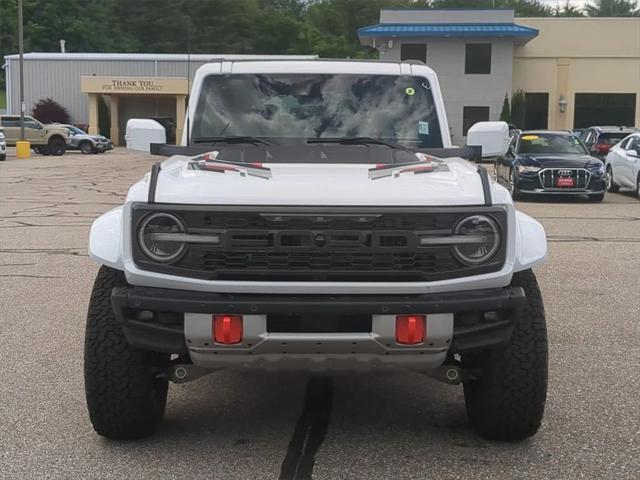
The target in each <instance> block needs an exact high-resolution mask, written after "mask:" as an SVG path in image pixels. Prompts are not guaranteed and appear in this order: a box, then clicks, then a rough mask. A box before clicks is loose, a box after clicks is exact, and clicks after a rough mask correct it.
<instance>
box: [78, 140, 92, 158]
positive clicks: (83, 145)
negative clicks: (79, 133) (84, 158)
mask: <svg viewBox="0 0 640 480" xmlns="http://www.w3.org/2000/svg"><path fill="white" fill-rule="evenodd" d="M80 151H81V152H82V153H84V154H85V155H89V154H90V153H95V152H94V150H93V145H92V144H91V142H87V141H85V142H80Z"/></svg>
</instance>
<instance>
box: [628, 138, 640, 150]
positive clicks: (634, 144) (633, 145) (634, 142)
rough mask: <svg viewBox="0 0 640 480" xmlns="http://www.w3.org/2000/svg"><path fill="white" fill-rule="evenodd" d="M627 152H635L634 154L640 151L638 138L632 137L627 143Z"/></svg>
mask: <svg viewBox="0 0 640 480" xmlns="http://www.w3.org/2000/svg"><path fill="white" fill-rule="evenodd" d="M626 149H627V150H635V151H636V152H637V151H639V150H640V138H638V137H632V138H631V140H630V141H629V143H628V144H627V148H626Z"/></svg>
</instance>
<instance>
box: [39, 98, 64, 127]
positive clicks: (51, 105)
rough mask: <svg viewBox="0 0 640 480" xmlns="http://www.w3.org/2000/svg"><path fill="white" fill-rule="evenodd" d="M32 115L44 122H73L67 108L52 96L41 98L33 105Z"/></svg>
mask: <svg viewBox="0 0 640 480" xmlns="http://www.w3.org/2000/svg"><path fill="white" fill-rule="evenodd" d="M31 115H32V116H33V118H35V119H37V120H39V121H41V122H42V123H71V117H70V116H69V112H68V111H67V109H66V108H64V107H63V106H62V105H60V104H59V103H58V102H56V101H55V100H53V99H51V98H44V99H43V98H41V99H40V100H39V101H38V103H36V104H35V105H34V106H33V110H32V111H31Z"/></svg>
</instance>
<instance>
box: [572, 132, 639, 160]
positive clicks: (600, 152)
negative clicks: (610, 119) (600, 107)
mask: <svg viewBox="0 0 640 480" xmlns="http://www.w3.org/2000/svg"><path fill="white" fill-rule="evenodd" d="M637 132H640V129H638V128H634V127H590V128H587V129H585V130H584V131H583V132H582V135H581V136H580V140H582V142H583V143H584V144H585V145H586V146H587V147H588V148H589V150H590V152H591V154H592V155H593V156H596V157H598V158H600V159H601V160H602V159H604V157H606V156H607V154H608V153H609V150H610V149H611V147H612V146H613V145H615V144H616V143H618V142H620V141H621V140H622V139H623V138H625V137H627V136H629V135H631V134H632V133H637Z"/></svg>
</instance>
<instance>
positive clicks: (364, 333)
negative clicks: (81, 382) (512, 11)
mask: <svg viewBox="0 0 640 480" xmlns="http://www.w3.org/2000/svg"><path fill="white" fill-rule="evenodd" d="M222 71H223V72H224V73H222V74H221V69H220V64H219V63H215V62H214V63H207V64H205V65H203V66H202V67H200V68H199V69H198V71H197V72H196V74H195V78H194V81H193V85H194V88H193V91H192V92H191V97H190V110H189V111H190V112H192V115H193V116H192V117H191V119H190V120H191V127H192V128H191V129H190V134H191V135H190V136H189V138H188V139H187V133H186V131H185V132H184V133H183V137H182V145H180V146H176V145H171V146H170V145H165V146H164V151H165V152H166V154H167V155H174V156H172V157H171V158H169V159H167V160H165V161H163V162H158V163H156V164H155V165H154V166H153V168H152V169H151V172H150V174H148V175H145V176H144V178H143V179H141V180H140V181H139V182H137V183H136V184H135V185H133V186H132V187H131V189H130V190H129V192H128V194H127V197H126V199H125V201H124V203H123V205H121V206H118V207H116V208H114V209H112V210H110V211H109V212H107V213H105V214H104V215H102V216H101V217H100V218H98V219H96V221H95V222H94V223H93V225H92V227H91V233H90V239H89V255H90V256H91V258H92V259H93V260H94V261H96V262H97V263H99V264H100V265H101V267H100V270H99V272H98V274H97V277H96V281H95V284H94V287H93V292H92V294H91V300H90V303H89V309H88V315H87V327H86V328H87V330H86V336H85V342H86V343H85V356H84V360H85V374H84V378H85V388H86V396H87V406H88V410H89V416H90V418H91V421H92V423H93V426H94V428H95V430H96V431H97V432H98V433H99V434H101V435H104V436H106V437H109V438H115V439H128V438H139V437H144V436H147V435H151V434H152V433H154V432H155V431H156V430H157V428H158V426H159V424H160V421H161V419H162V417H163V413H164V410H165V405H166V400H167V389H168V385H169V382H170V381H171V382H175V383H185V382H189V381H191V380H194V379H196V378H198V377H200V376H202V375H206V374H208V373H211V372H215V371H219V370H224V369H240V370H245V371H248V370H271V371H287V370H292V369H293V370H299V371H300V370H301V371H306V372H313V371H324V372H332V371H333V372H336V371H338V372H354V373H356V372H363V371H369V370H374V371H379V370H387V371H388V370H391V371H394V370H395V371H398V370H399V371H417V372H424V373H427V374H429V375H431V376H432V377H434V378H436V379H438V380H440V381H443V382H445V383H449V384H461V383H462V384H463V385H464V395H465V403H466V411H467V413H468V415H469V419H470V421H471V423H472V425H474V426H475V427H476V429H477V430H478V431H479V432H480V433H481V434H482V435H484V436H485V437H487V438H491V439H500V440H509V441H514V440H521V439H523V438H525V437H529V436H531V435H533V434H534V433H535V432H536V431H537V430H538V427H539V426H540V422H541V420H542V416H543V411H544V405H545V398H546V391H547V335H546V326H545V315H544V306H543V301H542V297H541V293H540V290H539V288H538V284H537V281H536V277H535V274H534V273H533V270H532V267H534V266H535V265H538V264H539V263H541V262H544V261H545V259H546V257H547V242H546V237H545V232H544V229H543V227H542V225H540V223H538V222H537V221H536V220H534V219H532V218H531V217H528V216H527V215H525V214H523V213H521V212H519V211H516V209H515V207H514V205H513V201H512V199H511V196H510V195H509V193H508V192H507V190H506V189H505V188H503V187H502V186H500V185H498V184H497V183H495V182H492V181H491V180H490V178H489V175H488V174H487V172H486V170H485V169H484V167H482V166H479V165H476V164H474V163H471V162H469V161H467V160H465V159H464V158H462V157H461V156H460V155H461V150H466V151H468V150H471V148H468V149H455V148H453V147H452V146H451V137H450V135H449V129H448V125H447V116H446V112H445V109H444V101H443V98H442V93H441V91H440V87H439V84H438V80H437V77H436V74H435V72H434V71H433V70H431V69H430V68H428V67H427V66H426V65H422V64H418V63H402V64H400V63H390V62H387V63H380V62H376V61H361V62H360V61H359V62H355V61H328V60H315V61H304V60H299V61H286V62H269V61H252V62H250V63H248V62H241V63H238V62H229V63H228V66H227V67H226V68H225V69H224V70H222ZM274 85H275V86H277V88H274ZM274 112H277V114H274ZM488 130H489V127H487V131H488ZM225 132H226V135H227V136H222V134H223V133H225ZM144 133H146V132H144ZM488 133H489V134H490V140H491V141H489V138H486V140H487V141H482V139H480V141H479V142H478V144H477V145H478V146H480V147H482V155H485V156H495V155H499V154H500V153H502V151H503V150H504V149H505V148H506V145H507V143H508V141H509V137H508V134H507V128H506V125H505V128H504V135H503V138H500V139H498V140H499V141H495V142H494V138H495V131H494V130H492V131H490V132H488ZM127 135H131V136H135V135H136V131H135V129H134V128H131V130H128V132H127ZM494 144H495V145H497V146H496V147H492V145H494ZM160 150H162V148H160ZM418 150H419V151H418ZM156 153H162V152H158V151H157V150H156ZM436 155H437V157H436ZM475 155H477V153H474V155H473V156H475ZM220 381H222V379H220Z"/></svg>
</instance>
